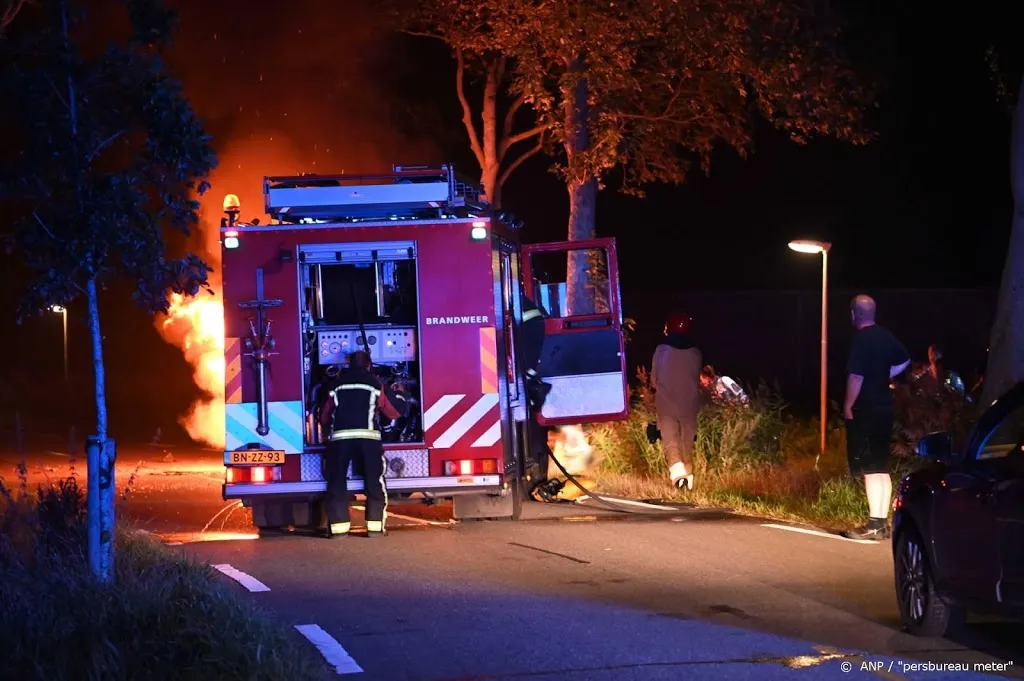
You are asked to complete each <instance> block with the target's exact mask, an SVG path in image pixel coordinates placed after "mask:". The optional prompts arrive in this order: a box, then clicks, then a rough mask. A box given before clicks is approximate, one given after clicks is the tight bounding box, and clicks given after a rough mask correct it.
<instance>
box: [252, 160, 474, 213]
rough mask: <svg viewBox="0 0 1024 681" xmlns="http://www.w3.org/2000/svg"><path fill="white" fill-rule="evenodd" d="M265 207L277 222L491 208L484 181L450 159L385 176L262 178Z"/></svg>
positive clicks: (401, 168)
mask: <svg viewBox="0 0 1024 681" xmlns="http://www.w3.org/2000/svg"><path fill="white" fill-rule="evenodd" d="M263 199H264V207H265V208H266V212H267V214H268V215H270V217H271V218H273V219H275V220H277V221H278V222H286V223H299V222H366V221H371V220H416V219H420V220H423V219H427V220H431V219H438V218H452V217H463V218H465V217H479V216H482V215H484V214H486V213H488V212H489V210H490V208H489V206H488V204H487V201H486V200H485V198H484V196H483V191H482V189H481V188H480V186H479V185H478V184H476V183H474V182H471V181H469V180H467V179H465V178H463V177H462V176H460V175H458V174H457V173H456V172H455V169H454V168H453V167H452V166H451V165H449V164H445V165H442V166H441V167H439V168H429V167H427V166H397V165H396V166H394V167H393V168H392V172H391V173H388V174H383V175H312V174H306V175H294V176H277V177H265V178H263Z"/></svg>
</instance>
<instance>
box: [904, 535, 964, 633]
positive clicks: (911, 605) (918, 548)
mask: <svg viewBox="0 0 1024 681" xmlns="http://www.w3.org/2000/svg"><path fill="white" fill-rule="evenodd" d="M896 542H897V544H896V554H895V565H894V568H895V573H896V598H897V602H898V603H899V607H900V620H901V621H902V623H903V628H904V629H905V630H906V631H907V632H909V633H911V634H913V635H914V636H927V637H943V636H946V635H947V634H949V633H951V632H953V631H954V630H955V629H956V628H957V627H959V626H960V624H962V623H963V620H964V611H963V609H962V608H959V607H957V606H953V605H950V604H948V603H946V602H945V601H944V600H942V598H940V597H939V594H938V592H937V591H936V590H935V581H934V579H933V577H932V570H931V565H929V563H928V558H927V555H926V554H925V550H924V542H922V541H921V536H920V535H919V534H918V533H917V531H916V530H915V529H914V528H912V527H908V528H907V529H906V530H904V531H903V532H901V533H900V535H899V537H898V538H897V540H896Z"/></svg>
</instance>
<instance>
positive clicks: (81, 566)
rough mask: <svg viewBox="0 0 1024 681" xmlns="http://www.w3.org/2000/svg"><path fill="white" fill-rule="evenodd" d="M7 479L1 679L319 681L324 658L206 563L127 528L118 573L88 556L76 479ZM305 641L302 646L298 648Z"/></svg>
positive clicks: (120, 538)
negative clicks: (93, 569)
mask: <svg viewBox="0 0 1024 681" xmlns="http://www.w3.org/2000/svg"><path fill="white" fill-rule="evenodd" d="M20 477H21V481H20V485H19V486H18V487H17V488H15V489H10V488H9V487H7V486H5V485H4V484H3V483H2V481H0V575H2V577H0V640H2V641H3V645H4V655H3V665H2V670H3V671H2V673H0V676H2V677H3V678H10V679H19V680H22V679H24V680H26V681H28V680H29V679H39V680H43V679H45V680H46V681H72V680H75V681H79V680H83V681H86V680H87V681H120V680H128V679H133V680H134V679H139V680H140V681H141V680H145V681H165V680H166V681H170V680H171V679H185V678H187V679H193V680H195V681H207V680H209V681H213V680H214V679H217V680H218V681H220V680H224V679H238V680H242V679H245V680H247V681H248V680H252V681H263V680H266V681H271V680H284V681H313V680H316V679H327V678H328V676H327V671H326V668H325V667H324V666H323V665H322V663H321V662H320V660H319V659H318V658H317V656H316V655H315V653H313V651H312V650H311V649H309V648H307V647H306V646H305V644H304V643H302V642H301V641H300V640H299V639H298V638H297V636H296V635H295V633H294V632H292V631H290V630H288V629H287V628H285V627H283V626H282V625H281V624H279V623H278V622H276V621H275V620H274V619H273V618H271V617H270V616H269V615H267V614H266V613H264V612H263V611H261V610H260V609H258V608H256V607H255V606H254V604H253V603H252V602H251V601H250V600H248V599H247V598H245V597H243V596H242V595H240V594H238V593H236V592H234V591H232V590H231V589H230V588H229V587H228V586H227V585H226V584H225V583H223V582H222V581H221V580H220V579H219V578H218V577H217V576H216V575H215V574H214V572H213V571H212V569H211V568H210V567H209V566H207V565H204V564H201V563H198V562H195V561H192V560H188V559H186V558H184V557H183V556H181V555H178V554H175V553H171V552H170V551H169V550H168V549H165V548H163V547H162V546H160V545H158V544H157V543H155V542H153V541H152V540H149V539H147V538H144V537H139V536H137V535H135V534H133V533H131V532H129V531H128V529H127V528H121V529H119V530H118V534H117V537H116V546H117V553H116V560H115V581H114V583H113V584H112V585H109V586H105V585H101V584H99V583H98V582H96V581H95V580H94V579H93V577H92V575H91V573H90V571H89V568H88V563H87V560H86V555H85V546H86V542H85V540H86V523H85V510H86V506H85V495H84V494H83V492H82V490H81V488H80V487H79V486H78V483H77V481H76V480H75V478H73V477H72V478H68V479H65V480H60V481H58V482H57V483H55V484H53V485H50V486H46V487H40V488H39V489H38V490H37V491H36V492H35V493H34V494H31V493H29V492H28V491H27V483H26V480H25V477H24V473H22V474H21V475H20ZM300 646H301V647H300Z"/></svg>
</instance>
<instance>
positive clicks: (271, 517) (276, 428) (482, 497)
mask: <svg viewBox="0 0 1024 681" xmlns="http://www.w3.org/2000/svg"><path fill="white" fill-rule="evenodd" d="M263 192H264V201H265V210H266V213H267V215H269V216H270V217H271V222H270V224H266V225H263V224H259V223H258V221H255V220H254V221H253V222H252V223H251V224H243V223H240V222H238V221H237V211H238V207H237V200H233V201H226V202H225V211H226V212H228V215H229V217H228V218H225V219H224V220H223V221H222V225H221V246H222V251H223V261H222V262H223V287H224V291H223V294H224V329H225V336H226V337H225V343H224V354H225V361H226V372H225V402H226V404H225V436H226V437H225V442H226V446H225V450H226V451H225V452H224V464H225V468H226V474H225V484H224V488H223V496H224V499H241V500H242V501H243V503H244V504H245V505H246V506H250V507H251V508H252V510H253V520H254V523H255V524H256V526H257V527H258V528H260V529H261V530H262V531H269V530H275V529H281V528H285V527H288V526H292V527H316V526H318V525H319V524H321V523H322V522H323V518H322V513H321V512H320V510H319V509H320V504H319V499H320V497H321V496H322V494H323V492H324V490H325V482H324V478H323V474H322V470H321V453H322V452H323V451H324V444H323V436H324V434H323V433H322V432H321V430H320V427H319V425H318V418H317V416H318V409H319V406H320V404H321V402H322V401H323V398H324V395H325V391H326V390H327V389H328V388H327V387H326V386H327V385H328V384H329V382H330V381H331V379H332V377H333V376H335V375H336V373H337V371H338V370H339V368H340V367H341V366H343V365H344V363H345V361H346V357H347V355H348V354H349V353H351V352H353V351H355V350H357V349H363V348H365V349H368V350H369V352H370V354H371V357H372V358H373V362H374V365H375V370H376V371H377V372H378V374H379V375H380V377H381V379H382V380H383V381H386V382H388V383H390V384H401V386H403V388H404V390H405V391H406V394H407V395H409V396H411V398H412V399H411V400H410V402H411V403H412V405H413V407H412V410H411V412H410V413H409V414H408V416H406V417H404V418H401V419H398V420H397V421H394V422H388V423H382V424H378V425H379V427H380V428H381V430H382V433H383V442H384V445H383V446H384V450H385V453H386V457H387V461H388V466H387V470H386V480H387V487H388V497H389V502H390V503H391V504H395V503H396V502H397V503H402V502H405V503H434V502H435V501H437V500H442V499H449V498H450V499H453V507H454V511H453V513H454V515H455V517H456V518H512V519H518V517H519V514H520V512H521V508H522V502H523V500H524V499H525V498H526V495H527V494H528V492H529V490H528V489H526V484H527V483H526V480H527V479H532V480H534V481H536V478H537V477H543V475H544V473H543V471H544V470H545V468H546V465H545V464H546V462H547V459H546V456H545V453H546V449H545V446H546V443H545V442H543V441H539V440H541V439H542V437H538V435H537V433H538V432H541V433H543V432H544V430H543V429H544V428H545V427H554V426H559V425H565V424H578V423H584V422H591V423H593V422H600V421H611V420H620V419H624V418H626V417H627V415H628V408H629V407H628V399H627V394H628V388H627V381H626V373H625V367H626V362H625V353H624V350H623V337H622V315H621V311H620V300H619V298H620V296H619V288H618V270H617V263H616V257H615V242H614V240H613V239H594V240H591V241H585V242H582V241H575V242H562V243H544V244H532V245H524V246H520V244H519V234H518V231H519V227H521V224H519V223H518V222H517V221H516V220H515V219H514V218H512V217H511V216H509V215H507V214H502V213H497V212H495V211H492V210H491V208H490V207H489V206H488V205H487V203H486V201H485V200H484V199H483V198H482V192H481V190H480V189H479V187H478V186H476V185H474V184H473V183H471V182H468V181H466V180H465V179H464V178H462V177H460V176H459V175H457V174H456V173H455V172H454V170H453V169H452V168H451V167H450V166H441V167H440V168H425V167H413V168H411V167H402V166H395V167H394V168H393V171H392V172H391V173H390V174H383V175H373V176H367V175H362V176H351V175H332V176H325V175H302V176H297V177H267V178H265V179H264V184H263ZM229 198H231V199H233V198H234V197H229ZM573 251H576V252H577V254H576V255H575V256H574V255H572V254H571V253H572V252H573ZM580 254H585V257H586V258H587V262H588V263H592V264H593V263H597V265H598V266H601V267H603V268H604V272H605V273H606V276H604V277H600V278H599V279H600V281H601V282H602V285H601V286H599V287H597V288H603V289H604V290H603V291H597V290H596V289H595V296H596V297H598V298H601V300H599V301H597V302H595V303H594V304H593V305H591V306H590V307H589V308H587V309H585V311H586V312H587V313H588V314H582V315H581V314H575V315H574V314H572V313H571V311H570V310H568V309H567V305H566V303H565V300H566V298H567V296H566V295H565V293H566V292H565V283H564V282H565V281H566V270H567V262H568V260H569V258H570V257H576V258H579V257H580ZM524 292H525V293H526V294H527V295H529V296H530V297H531V299H533V300H535V301H537V302H539V303H540V304H541V305H542V306H543V307H544V308H545V309H546V310H547V311H548V313H549V315H550V318H549V319H548V320H547V321H546V331H547V339H546V341H545V346H544V349H543V351H542V359H541V363H542V364H541V365H542V369H543V375H544V377H545V378H544V380H545V381H546V382H548V383H550V384H551V385H552V390H551V392H550V394H549V395H548V396H547V399H546V401H545V403H544V405H543V408H542V409H541V411H540V413H537V414H534V413H531V412H532V410H531V409H530V407H529V404H528V401H527V399H526V396H525V391H524V388H523V383H522V381H521V380H520V375H521V373H522V371H521V369H520V364H521V348H519V347H518V345H517V337H516V336H517V334H516V332H515V329H516V328H517V324H516V322H517V321H518V320H520V318H521V305H520V297H521V295H522V294H523V293H524ZM533 424H536V425H533ZM360 475H361V472H360V471H358V470H351V471H350V474H349V476H350V482H349V489H350V490H351V491H352V492H353V493H356V492H359V491H361V490H362V489H363V482H362V479H361V477H360Z"/></svg>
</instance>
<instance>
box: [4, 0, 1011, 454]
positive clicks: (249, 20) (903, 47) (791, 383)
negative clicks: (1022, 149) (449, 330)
mask: <svg viewBox="0 0 1024 681" xmlns="http://www.w3.org/2000/svg"><path fill="white" fill-rule="evenodd" d="M172 4H175V5H176V6H178V7H179V8H180V9H181V10H182V26H181V31H180V32H179V34H178V36H177V38H176V41H175V44H174V46H173V47H172V49H171V53H170V55H169V61H170V64H171V66H172V68H173V70H174V71H175V73H176V74H177V75H178V76H179V77H180V78H181V79H182V80H183V81H184V84H185V88H186V92H187V94H188V96H189V97H190V98H191V101H192V103H193V105H194V107H195V108H196V109H197V111H198V112H199V114H200V115H201V116H202V117H203V118H204V119H205V120H206V121H207V125H208V129H209V131H210V132H211V133H212V134H213V135H214V138H215V143H216V146H217V148H218V150H219V153H220V162H221V163H220V167H219V168H218V170H217V171H216V172H215V174H214V176H213V178H212V180H213V190H212V191H211V193H210V194H208V195H207V199H206V200H205V202H204V212H205V213H206V214H207V215H208V216H210V217H211V218H212V219H213V220H216V218H217V217H219V214H220V201H221V199H222V197H223V195H224V194H225V193H228V192H232V193H236V194H238V195H239V196H240V197H241V199H242V204H243V213H244V215H245V217H250V216H253V215H257V214H259V213H260V212H261V207H262V199H261V195H260V191H261V187H260V181H261V179H262V177H263V176H264V175H267V174H275V173H291V172H323V173H331V172H340V171H345V172H349V173H352V172H358V171H360V170H365V171H378V170H386V169H388V167H389V166H390V165H391V164H392V163H407V164H423V163H439V162H442V161H449V160H450V161H452V162H454V163H455V164H456V166H457V167H458V168H461V169H462V170H463V171H464V172H466V173H467V174H470V175H472V174H475V173H476V168H475V163H474V161H473V159H472V156H471V154H470V153H469V151H468V147H467V145H466V142H465V132H464V130H463V129H462V127H461V121H460V119H461V112H460V111H459V108H458V103H457V101H456V100H455V97H454V89H453V75H454V65H453V63H452V62H451V61H450V58H449V54H448V51H447V50H446V48H444V47H443V46H440V45H433V44H430V43H429V42H424V41H422V40H420V39H413V38H409V37H403V36H395V35H394V34H392V33H390V32H389V31H388V30H387V29H386V28H385V27H384V26H382V22H381V20H380V18H379V17H377V16H376V13H375V11H374V10H373V5H372V3H368V2H364V1H363V0H347V1H345V2H332V3H326V2H322V1H321V2H317V1H315V0H294V1H293V2H290V3H269V2H262V1H260V2H257V1H255V0H247V1H245V2H242V1H241V0H218V2H216V3H211V2H199V1H198V0H178V2H175V3H172ZM1009 4H1010V3H1007V5H1009ZM840 5H844V6H845V9H846V11H847V14H848V16H849V24H850V27H849V31H848V40H849V46H850V49H851V52H852V54H853V56H854V57H855V59H856V60H857V62H858V63H859V64H860V65H861V67H862V68H863V69H864V70H865V72H866V73H869V74H871V75H872V77H876V78H879V79H881V80H882V81H883V82H884V84H885V90H884V92H883V98H882V100H881V102H880V106H879V108H878V109H877V110H876V111H874V112H873V120H872V122H873V124H874V127H875V129H876V131H877V132H878V135H879V139H878V140H877V141H876V142H875V143H873V144H871V145H870V146H867V147H861V148H853V147H848V146H844V145H841V144H838V143H832V142H827V141H825V142H817V143H814V144H811V145H809V146H806V147H800V146H796V145H792V144H790V143H788V142H786V141H785V140H783V139H781V138H780V137H779V136H778V135H776V134H774V133H773V132H772V131H770V130H764V131H762V132H761V133H760V134H759V135H758V137H757V148H756V150H755V153H754V154H753V156H752V157H751V158H750V159H748V160H745V161H743V160H740V159H738V158H737V157H736V156H735V154H732V153H731V152H729V151H727V150H723V151H721V152H720V153H719V154H717V156H716V158H715V162H714V164H713V167H712V169H711V173H710V175H708V176H703V175H699V174H697V175H693V176H692V177H690V178H689V180H688V182H687V183H686V185H685V186H683V187H681V188H676V187H651V188H650V190H649V195H648V196H647V198H645V199H643V200H641V199H635V198H627V197H623V196H621V195H617V194H615V193H613V192H611V191H608V192H605V193H603V194H602V195H601V197H600V199H599V210H598V232H599V235H600V236H612V237H615V238H616V239H617V241H618V250H619V258H620V269H621V287H622V292H623V298H624V307H625V310H624V312H625V314H626V315H627V316H630V317H633V318H635V319H636V320H637V322H638V328H637V333H636V336H635V341H634V343H633V346H632V347H631V349H630V360H631V362H632V363H633V364H634V366H635V365H637V364H645V363H647V362H648V361H649V356H650V352H651V351H652V350H653V345H654V344H655V343H656V341H657V338H658V337H659V335H660V329H661V326H662V324H663V320H664V317H665V315H666V314H668V313H669V312H671V311H674V310H676V309H680V310H685V311H688V312H690V313H691V314H693V315H694V317H695V319H696V325H697V327H696V328H697V336H698V339H699V341H700V343H701V345H702V347H703V349H704V351H705V355H706V357H707V359H708V360H709V361H711V362H713V363H715V365H716V367H717V368H719V370H720V371H723V372H725V373H728V374H729V375H732V376H733V377H735V378H737V379H739V380H741V381H756V380H757V379H758V378H759V377H763V378H766V379H769V380H778V381H779V382H780V384H781V385H782V387H783V389H784V390H785V392H786V394H787V397H789V398H790V399H791V400H793V401H795V402H797V403H804V402H807V401H810V402H813V400H814V399H815V397H816V395H817V392H816V386H817V361H818V359H817V352H818V325H819V322H820V318H819V316H818V307H819V305H820V298H819V297H818V296H819V293H818V287H819V286H820V258H818V257H812V256H806V255H799V254H796V253H793V252H792V251H790V250H789V249H788V248H787V247H786V242H787V241H789V240H790V239H793V238H814V239H825V240H829V241H831V242H832V243H833V251H832V254H831V255H830V258H829V266H830V284H831V286H832V291H833V296H832V301H831V305H832V308H831V309H832V312H833V313H834V314H832V315H831V324H830V326H831V346H830V347H831V352H830V364H831V365H832V368H831V369H830V372H831V374H832V376H833V378H834V377H836V376H839V380H840V381H841V378H842V377H841V375H840V374H841V371H842V363H843V358H844V353H845V344H846V342H847V340H848V337H849V325H848V322H847V312H846V305H847V302H848V300H849V296H850V295H852V294H853V293H855V292H867V293H870V294H872V295H875V296H876V298H877V299H878V301H879V308H880V309H879V314H880V321H881V322H882V323H883V324H886V325H888V326H890V327H891V328H892V329H893V330H894V331H896V333H897V334H898V335H899V336H901V337H902V338H903V339H904V340H905V342H906V343H907V346H908V349H910V351H911V353H912V354H913V355H914V356H915V359H923V358H924V351H925V348H926V347H927V345H928V343H930V342H935V343H938V344H939V345H940V347H942V348H943V350H944V351H945V352H946V354H947V357H948V358H949V359H950V365H951V366H952V367H953V368H957V369H960V370H961V371H963V372H964V373H965V374H970V373H971V372H973V371H974V370H975V368H976V367H977V365H978V364H979V362H981V361H983V359H984V356H983V354H984V350H985V347H986V344H987V339H988V331H989V328H988V327H989V324H990V322H991V314H992V310H993V309H994V301H995V288H996V287H997V285H998V281H999V276H1000V272H1001V269H1002V265H1003V258H1004V255H1005V248H1006V243H1007V239H1008V229H1009V223H1010V212H1011V208H1012V202H1011V198H1010V193H1009V159H1008V144H1009V114H1008V109H1007V104H1006V102H1003V101H999V100H998V98H997V96H996V94H997V87H996V84H995V83H994V81H993V77H992V72H991V69H990V68H989V63H988V61H987V60H986V50H987V49H988V48H990V47H995V48H997V50H999V51H1000V53H1001V54H1002V55H1004V56H1007V57H1009V58H1010V60H1011V63H1012V62H1013V60H1015V59H1017V58H1019V54H1016V53H1011V52H1007V48H1008V47H1010V48H1012V47H1014V46H1015V45H1016V44H1017V43H1016V42H1015V41H1013V40H1012V35H1011V34H1010V33H1009V31H1010V30H1011V29H1012V27H1013V25H1014V24H1013V22H1012V21H1011V20H1010V17H1009V16H1008V12H1009V10H1008V9H1004V8H1003V7H1002V6H1001V5H1000V4H998V3H995V2H992V3H985V2H981V3H973V4H972V5H971V6H970V7H969V8H966V9H964V8H961V9H960V10H958V11H957V12H949V11H943V10H940V9H938V8H937V7H936V6H935V5H934V4H930V3H925V2H921V1H913V2H895V1H889V2H882V1H881V0H868V1H862V2H854V1H853V0H850V1H848V2H845V3H840ZM1011 85H1016V81H1012V82H1011ZM505 202H506V207H507V208H508V209H510V210H512V211H513V212H515V213H516V214H517V215H518V216H520V217H521V218H523V219H524V220H525V222H526V225H527V226H526V228H525V230H524V237H525V239H526V240H527V241H531V242H538V241H551V240H560V239H562V238H563V234H564V231H565V225H566V217H567V213H568V200H567V197H566V194H565V190H564V187H563V186H562V185H561V183H560V182H559V180H558V178H557V177H556V176H554V175H553V174H551V173H549V172H547V161H546V160H544V159H542V158H536V159H534V160H532V161H530V162H528V163H527V164H524V166H523V167H522V168H521V170H520V171H519V172H518V173H517V174H516V175H515V176H514V177H513V178H512V180H511V182H510V183H509V184H508V185H507V187H506V190H505ZM216 239H217V237H216V236H215V235H213V234H212V232H211V233H210V235H209V236H207V237H202V236H201V237H198V238H197V239H195V240H194V242H193V243H191V244H189V245H191V246H192V247H194V248H200V249H204V248H206V246H207V245H208V244H211V245H213V244H216ZM173 245H174V247H175V248H183V247H184V246H185V243H184V242H183V241H181V240H178V241H175V242H174V244H173ZM21 277H22V274H21V273H20V272H19V270H18V268H17V261H16V259H15V258H13V257H12V256H6V260H4V266H3V268H2V272H0V290H2V291H3V294H4V295H3V296H2V297H0V311H2V314H0V323H2V325H3V326H2V327H0V333H3V334H4V336H3V338H4V342H3V348H4V350H5V352H3V353H2V356H3V359H2V361H0V377H3V378H4V390H3V400H2V408H0V418H3V419H4V420H5V421H6V422H9V421H10V420H11V419H12V418H13V417H12V414H13V412H14V411H15V410H16V409H20V410H21V411H22V412H23V415H22V418H23V419H24V420H26V421H28V420H31V421H33V422H39V423H41V424H42V423H50V424H55V423H59V422H66V421H67V420H69V419H70V420H73V421H75V422H77V423H79V424H82V425H81V427H82V428H85V427H86V426H87V425H88V419H90V418H92V413H93V410H92V404H91V394H90V392H89V391H90V390H91V381H92V367H91V361H90V356H89V348H88V340H87V328H86V326H85V319H84V312H85V311H84V305H82V304H81V303H78V304H73V305H72V306H71V308H70V311H69V335H70V355H71V356H70V359H71V372H72V381H71V383H70V385H68V386H65V387H64V388H63V389H62V390H61V394H67V395H71V396H72V400H70V401H65V402H64V404H65V405H67V404H68V403H69V402H70V404H71V405H72V406H62V407H60V408H59V410H58V411H56V412H52V413H51V412H50V411H48V409H47V407H46V404H48V403H49V402H52V399H51V398H52V395H53V393H54V391H55V389H56V388H57V387H58V386H61V385H62V383H61V371H62V364H61V343H62V338H61V328H60V316H59V315H55V314H54V315H46V316H44V317H42V318H37V319H31V320H28V321H26V322H25V323H24V324H23V325H20V326H19V325H17V324H16V321H15V318H14V305H15V297H16V295H17V293H18V292H19V288H20V280H21ZM895 289H901V290H900V291H896V290H895ZM102 305H103V307H102V315H103V324H104V334H105V336H106V349H105V353H106V358H107V362H108V364H107V390H108V399H109V401H110V408H111V427H112V432H113V433H114V434H115V435H118V434H119V433H120V434H121V437H128V436H131V437H135V436H146V437H148V436H149V435H151V434H152V432H153V430H155V428H156V426H157V425H162V426H163V428H164V429H165V431H167V432H168V433H169V432H170V431H171V430H173V429H174V428H176V426H175V425H174V422H175V419H176V417H177V415H179V414H180V413H182V412H184V411H185V410H186V409H187V407H188V404H189V403H190V402H191V400H192V399H194V398H195V397H196V394H197V391H196V389H195V388H194V387H193V384H192V381H191V377H192V369H191V367H190V366H189V365H188V364H187V363H186V362H185V360H184V359H183V358H182V355H181V352H180V351H179V350H178V349H177V348H176V347H174V346H172V345H170V344H168V343H166V342H164V341H163V340H162V339H161V337H160V335H159V334H158V333H157V332H156V330H155V329H154V320H153V319H152V318H150V317H148V316H147V315H145V314H143V313H140V312H138V311H137V310H135V308H134V307H133V305H132V303H131V302H130V301H129V300H128V293H127V291H126V289H125V288H124V287H123V286H114V287H112V288H111V290H110V291H108V292H107V293H105V294H104V297H103V301H102ZM836 385H837V384H835V383H834V382H833V388H832V392H836V390H841V388H836ZM69 411H70V412H72V413H71V415H70V416H69V415H68V414H67V412H69ZM40 427H42V426H40ZM2 429H6V423H5V424H4V425H3V426H2V427H0V430H2Z"/></svg>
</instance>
